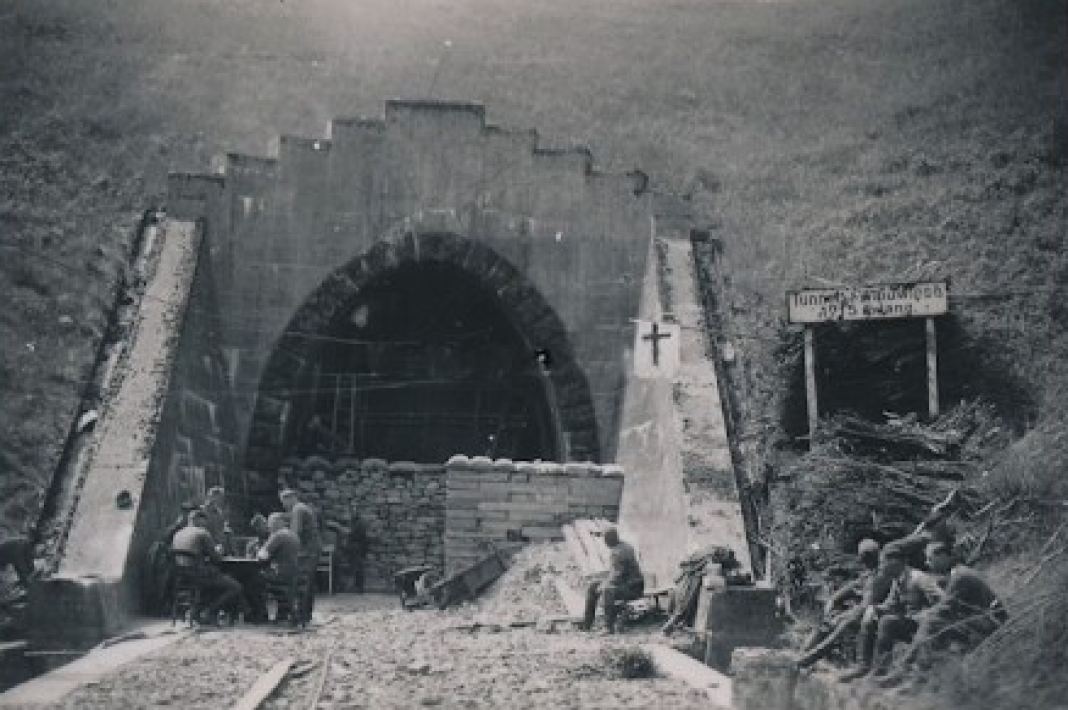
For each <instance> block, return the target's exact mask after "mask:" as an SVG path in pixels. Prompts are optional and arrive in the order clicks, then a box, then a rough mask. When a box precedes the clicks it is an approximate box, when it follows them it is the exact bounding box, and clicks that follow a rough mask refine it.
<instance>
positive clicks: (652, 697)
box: [57, 546, 709, 710]
mask: <svg viewBox="0 0 1068 710" xmlns="http://www.w3.org/2000/svg"><path fill="white" fill-rule="evenodd" d="M565 557H566V555H564V554H563V552H562V550H561V548H560V547H559V546H544V547H542V548H540V549H539V548H535V549H533V550H531V551H530V552H524V553H521V555H520V556H519V558H518V559H517V561H516V563H515V564H514V565H513V567H512V568H511V569H510V570H509V572H508V574H507V575H506V576H505V577H504V578H502V579H501V580H500V581H499V582H498V583H497V585H495V586H494V587H493V588H492V589H491V590H490V591H489V593H488V594H487V595H485V596H484V597H483V598H482V599H480V600H479V601H478V603H474V604H468V605H464V606H462V607H459V608H456V609H451V610H448V611H444V612H439V611H433V610H419V611H413V612H405V611H402V610H401V609H400V608H399V605H398V604H397V600H396V598H395V597H391V596H380V595H363V596H348V595H345V596H338V597H333V598H330V597H324V598H321V600H320V603H319V604H318V606H317V609H316V624H315V625H313V628H311V629H310V630H308V631H306V632H304V633H299V634H292V635H291V634H284V633H280V632H279V631H277V630H274V629H272V628H269V627H253V626H247V627H242V626H239V627H237V628H235V629H223V630H219V631H210V632H205V633H198V634H195V635H192V636H190V637H189V638H186V639H183V640H181V641H179V642H177V643H175V644H173V645H171V646H169V647H167V648H166V649H164V650H162V651H160V652H158V653H157V654H154V655H152V656H149V657H146V658H144V659H141V660H140V661H136V662H134V663H131V664H130V665H128V666H125V667H124V668H122V669H121V670H119V671H118V672H117V673H115V674H114V675H112V676H109V677H107V678H105V679H103V680H101V681H99V682H97V683H96V684H93V685H91V686H88V687H84V688H82V689H80V690H78V691H76V692H75V693H74V694H72V695H70V696H68V697H67V698H66V700H65V701H64V702H63V703H62V704H60V705H59V706H57V707H63V708H101V709H103V708H107V709H108V710H118V709H121V708H146V707H153V708H154V707H169V706H176V707H182V708H184V709H186V710H194V709H196V708H204V709H205V710H208V709H211V710H217V709H218V708H225V707H228V706H230V705H232V704H233V703H234V702H235V701H236V700H237V699H238V698H240V697H241V696H242V695H243V694H244V693H245V692H246V691H247V690H248V688H250V687H251V686H252V684H253V683H254V682H255V681H256V679H257V678H258V677H259V676H260V675H261V674H263V673H265V672H266V671H267V670H268V669H269V668H270V667H271V666H272V665H274V664H275V663H276V662H278V661H279V660H282V659H284V658H293V659H295V660H296V664H295V668H296V669H298V670H304V669H306V672H304V673H303V674H302V675H300V676H299V677H291V678H289V679H287V680H286V681H284V682H283V684H282V685H281V686H280V687H279V689H278V691H277V692H276V693H275V694H274V695H273V696H272V697H271V698H270V700H269V701H268V702H267V703H265V705H264V707H265V708H269V709H279V708H309V707H311V705H310V702H311V699H312V698H313V697H314V694H315V691H316V690H317V687H318V685H319V683H320V677H321V673H322V670H323V662H324V660H325V659H326V658H327V656H328V655H329V657H330V665H329V669H328V674H327V677H326V682H325V685H324V689H323V693H322V696H321V699H320V702H319V704H318V706H317V707H319V708H375V709H376V710H377V709H378V708H412V707H421V706H437V707H446V708H660V707H664V708H699V707H700V708H708V707H709V700H708V698H707V697H706V696H705V694H704V693H702V692H698V691H695V690H692V689H691V688H690V687H689V686H687V685H685V684H682V683H680V682H678V681H674V680H667V679H663V678H652V679H640V680H624V679H621V678H620V677H619V676H618V675H617V673H616V671H615V670H614V666H613V664H611V663H608V662H607V661H606V655H605V653H606V649H609V648H619V647H625V646H636V645H637V644H638V643H640V642H647V641H648V640H649V639H650V638H651V637H653V636H654V635H655V634H654V633H653V630H652V629H644V630H643V629H635V630H634V631H632V632H629V633H627V634H625V635H623V636H619V637H614V638H613V637H603V636H599V635H595V634H593V635H591V634H586V633H582V632H579V631H575V630H572V629H571V628H570V626H569V625H568V626H567V628H564V627H563V625H561V627H560V628H558V629H551V628H550V627H549V626H548V625H546V624H541V625H538V626H536V627H530V626H524V627H516V626H512V625H511V622H514V621H522V620H533V619H538V618H542V617H546V616H554V615H560V614H562V613H563V606H562V604H561V603H560V601H559V599H558V598H557V597H556V594H555V592H554V591H553V581H552V580H553V578H554V576H557V575H563V576H565V578H566V577H570V576H571V575H572V574H573V569H572V568H571V567H570V563H569V561H567V560H565V559H564V558H565Z"/></svg>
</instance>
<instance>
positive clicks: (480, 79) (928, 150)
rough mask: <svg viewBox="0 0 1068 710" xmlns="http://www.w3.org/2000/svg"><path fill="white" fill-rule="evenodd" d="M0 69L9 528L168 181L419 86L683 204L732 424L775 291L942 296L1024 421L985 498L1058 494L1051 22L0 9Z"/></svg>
mask: <svg viewBox="0 0 1068 710" xmlns="http://www.w3.org/2000/svg"><path fill="white" fill-rule="evenodd" d="M446 42H448V43H449V46H446ZM0 50H2V51H0V106H2V107H3V109H2V111H0V248H2V256H3V258H2V259H0V289H2V295H3V298H4V303H5V304H6V307H5V308H3V309H2V310H0V347H2V348H3V353H4V357H3V360H2V362H0V391H2V393H3V395H4V396H3V397H0V421H2V422H3V423H4V425H5V436H4V437H3V439H2V441H0V474H2V479H0V501H4V503H2V504H0V505H3V506H4V508H3V510H2V513H0V523H2V524H3V525H4V526H6V527H10V528H17V527H19V526H20V525H23V524H24V523H25V522H26V521H28V520H31V519H32V518H33V517H34V516H35V514H36V506H37V501H38V497H39V493H40V490H41V489H42V487H43V486H44V485H46V482H47V478H48V475H49V474H50V472H51V470H52V467H53V466H54V465H55V462H56V458H57V456H58V454H59V450H60V447H61V445H62V440H63V436H64V435H65V432H66V430H67V427H68V426H69V423H70V419H71V416H72V415H73V413H74V408H75V406H76V403H77V398H78V395H79V393H80V391H81V387H82V385H83V383H84V380H85V378H86V376H87V374H88V368H89V367H90V365H91V360H92V356H93V353H94V352H95V348H96V344H97V342H98V341H99V338H100V337H101V333H102V329H103V325H104V316H103V312H104V309H105V307H106V305H107V304H108V303H110V301H111V297H112V291H113V289H114V285H115V279H116V278H117V276H118V274H119V273H120V271H121V262H122V261H123V258H124V254H125V251H126V249H127V247H128V244H129V241H130V238H131V236H132V225H133V223H134V219H135V217H136V215H137V213H139V212H140V211H141V210H143V209H145V208H146V207H149V206H151V205H154V204H158V203H160V201H161V200H162V199H163V187H164V177H165V174H166V171H167V170H168V169H194V170H196V169H205V168H206V167H207V165H208V160H209V158H210V156H211V155H212V154H214V153H216V152H219V151H222V150H238V151H247V152H256V153H259V152H262V151H263V149H264V146H265V144H266V141H267V140H268V139H269V138H271V137H273V136H274V135H276V134H278V133H304V134H310V135H319V134H320V133H321V131H322V130H323V128H324V126H325V123H326V121H327V120H329V119H330V118H332V117H334V116H339V115H353V114H371V115H377V114H379V113H380V112H381V109H382V102H383V100H384V99H386V98H389V97H420V96H425V95H427V94H430V93H432V94H433V95H434V96H435V97H438V98H454V99H473V100H479V101H482V102H485V103H486V105H487V107H488V114H489V117H490V120H492V121H494V122H497V123H502V124H506V125H513V126H522V127H535V128H537V129H539V131H540V132H541V133H542V135H544V136H546V137H548V138H552V139H559V140H560V141H572V140H575V141H579V142H585V143H587V144H589V145H590V146H591V147H592V148H593V150H594V154H595V156H596V158H597V160H598V162H599V163H600V164H601V166H602V167H604V168H606V169H619V170H627V169H630V168H632V167H635V166H640V167H642V168H643V169H644V170H646V171H647V172H649V173H650V174H651V175H652V177H653V180H654V182H655V183H656V184H658V185H659V186H661V187H663V188H667V189H672V190H677V191H680V192H685V193H688V194H690V195H691V197H692V200H693V204H694V205H695V207H696V209H697V211H698V213H699V214H700V216H701V218H702V220H703V221H704V222H706V223H707V224H709V225H711V226H712V228H713V231H714V234H715V235H716V236H718V237H720V238H721V239H722V240H723V242H724V244H725V250H726V258H727V260H728V262H729V265H730V267H731V289H730V295H729V297H730V315H731V318H730V322H731V324H732V326H731V327H732V328H733V329H734V332H733V338H734V339H735V341H736V343H737V346H738V347H737V349H738V351H739V353H740V355H741V358H740V361H741V362H742V363H743V365H744V366H745V367H746V371H747V400H746V401H747V408H746V416H747V418H748V419H749V423H750V424H751V425H754V426H755V425H760V426H764V425H765V424H766V423H767V422H768V421H772V422H774V421H775V417H776V416H777V408H778V406H779V403H780V394H781V393H780V392H778V391H777V387H778V386H779V385H778V384H777V383H778V381H777V379H776V378H775V377H774V375H773V373H774V371H775V367H776V364H775V358H774V352H773V346H774V345H775V343H776V342H777V340H778V331H779V329H780V320H781V319H782V317H783V316H784V313H783V291H784V290H785V289H786V288H789V287H796V286H798V285H802V284H809V285H816V284H821V283H826V282H845V283H855V282H860V281H889V280H898V279H912V278H926V277H950V278H951V279H952V288H953V292H954V293H955V294H959V295H963V296H966V297H965V298H961V299H958V300H957V301H956V302H955V307H957V310H958V314H959V319H960V322H961V326H962V328H963V329H964V330H965V331H966V332H968V333H970V334H972V336H974V338H975V339H976V340H977V341H978V342H979V343H980V345H981V347H982V349H983V351H984V353H985V354H986V357H988V358H989V359H990V360H991V361H992V362H993V363H994V365H995V366H996V367H999V368H1001V369H1003V370H1005V371H1006V372H1010V373H1011V374H1012V375H1013V377H1016V378H1018V379H1019V381H1020V382H1022V383H1023V385H1024V387H1025V389H1026V391H1027V392H1028V395H1029V398H1030V399H1031V400H1033V402H1034V407H1033V408H1032V410H1031V413H1030V414H1028V415H1027V417H1026V418H1025V419H1024V420H1022V421H1021V422H1019V424H1020V426H1021V427H1023V428H1024V429H1027V433H1026V435H1025V436H1024V437H1023V438H1022V439H1021V440H1020V441H1019V442H1018V443H1017V444H1016V445H1015V446H1014V448H1013V450H1012V452H1011V455H1010V456H1009V457H1008V459H1006V462H1004V463H1003V465H1002V468H1001V469H1000V470H1002V471H1005V472H1007V473H1005V474H1004V475H1005V477H1006V480H1007V482H1006V484H1005V485H1015V486H1033V487H1034V486H1038V487H1040V488H1041V487H1044V488H1041V489H1042V490H1043V492H1044V494H1047V495H1060V496H1062V497H1063V495H1064V490H1065V489H1064V482H1063V480H1062V478H1061V476H1062V474H1063V471H1064V470H1066V468H1068V452H1066V447H1065V445H1064V439H1063V431H1064V430H1065V427H1064V422H1065V420H1066V419H1068V415H1066V413H1065V412H1066V406H1065V405H1064V402H1065V401H1066V400H1065V394H1068V385H1066V384H1065V383H1068V366H1066V365H1065V360H1066V358H1065V357H1064V353H1068V305H1066V304H1068V248H1066V247H1068V245H1066V239H1068V201H1066V195H1068V176H1066V162H1068V106H1066V100H1068V61H1066V60H1068V56H1066V54H1068V2H1065V0H884V1H883V2H876V1H875V0H797V1H796V2H789V1H783V2H718V1H714V0H660V1H657V2H648V1H645V2H637V1H636V0H612V1H611V2H607V1H605V0H600V1H598V0H540V1H539V2H536V3H518V2H491V1H490V0H399V1H397V0H391V1H390V2H386V1H385V0H361V2H358V3H357V2H350V1H349V0H302V1H301V2H292V1H291V2H276V1H274V0H141V1H139V2H119V1H118V0H94V2H85V1H84V0H78V1H75V0H7V1H6V2H4V3H3V4H2V5H0ZM1036 490H1038V488H1036Z"/></svg>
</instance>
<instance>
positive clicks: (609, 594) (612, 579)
mask: <svg viewBox="0 0 1068 710" xmlns="http://www.w3.org/2000/svg"><path fill="white" fill-rule="evenodd" d="M604 544H605V545H606V546H607V547H608V551H609V569H608V577H607V579H605V580H604V581H603V582H591V583H590V585H589V586H588V587H587V588H586V613H585V616H584V617H583V620H582V623H581V624H580V626H579V628H581V629H582V630H584V631H589V630H590V629H592V628H593V619H594V616H596V614H597V600H598V599H599V598H600V597H602V596H603V597H604V618H605V631H606V632H607V633H609V634H614V633H615V632H616V623H615V622H616V614H617V613H618V607H617V604H619V603H620V602H627V601H631V600H632V599H640V598H641V596H642V593H643V592H644V591H645V579H644V577H642V570H641V567H639V566H638V556H637V554H635V552H634V548H633V547H631V545H630V544H629V543H626V542H623V541H622V540H620V539H619V533H618V532H617V531H616V529H615V528H609V529H608V530H606V531H605V533H604Z"/></svg>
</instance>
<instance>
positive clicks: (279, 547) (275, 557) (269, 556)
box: [256, 513, 301, 622]
mask: <svg viewBox="0 0 1068 710" xmlns="http://www.w3.org/2000/svg"><path fill="white" fill-rule="evenodd" d="M267 528H268V530H269V531H270V537H268V538H267V542H265V543H264V544H263V547H261V548H260V549H259V551H258V552H257V553H256V558H257V559H259V560H260V561H262V562H266V563H268V564H269V567H267V569H265V570H264V571H263V575H262V578H263V582H264V583H265V584H266V585H268V586H271V587H276V588H278V587H280V588H287V587H288V586H289V585H290V584H292V583H293V581H294V580H295V579H296V577H297V575H298V574H300V571H301V570H300V539H299V538H298V537H297V534H296V533H295V532H293V531H292V530H290V529H289V526H288V521H287V518H286V514H285V513H271V514H270V516H268V518H267ZM290 601H291V600H289V599H285V600H283V601H280V602H279V604H278V613H277V615H276V617H275V621H276V622H281V621H285V620H287V619H289V620H292V621H295V620H296V619H295V615H294V614H293V613H292V609H291V608H290Z"/></svg>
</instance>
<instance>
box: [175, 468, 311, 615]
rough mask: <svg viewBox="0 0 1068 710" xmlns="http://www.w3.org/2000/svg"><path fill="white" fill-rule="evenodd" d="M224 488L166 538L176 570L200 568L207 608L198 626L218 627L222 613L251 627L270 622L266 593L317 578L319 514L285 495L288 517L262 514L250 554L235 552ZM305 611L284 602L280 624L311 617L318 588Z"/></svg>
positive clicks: (254, 524) (255, 520)
mask: <svg viewBox="0 0 1068 710" xmlns="http://www.w3.org/2000/svg"><path fill="white" fill-rule="evenodd" d="M225 495H226V492H225V491H224V489H222V488H221V487H215V488H212V489H211V490H209V491H208V496H207V501H206V502H205V504H204V505H203V506H201V507H196V508H193V509H191V510H189V511H188V512H187V513H186V515H184V516H183V518H182V519H180V520H179V521H178V522H176V523H175V524H174V525H173V526H171V528H170V529H168V531H167V533H165V535H166V536H167V539H169V540H170V550H171V552H172V554H173V557H174V565H175V568H176V569H178V568H181V567H183V566H196V568H197V571H196V573H195V579H196V584H197V586H199V587H200V589H201V593H202V596H203V597H204V599H205V600H206V603H205V604H203V605H202V607H201V608H200V609H199V618H198V621H199V622H200V623H203V624H217V623H218V618H219V612H220V611H223V612H227V613H228V614H229V616H230V619H231V620H233V619H235V618H236V617H237V615H239V614H240V615H241V616H242V617H243V618H244V619H245V621H247V622H250V623H264V622H267V621H269V619H268V612H267V598H266V596H267V595H266V589H267V588H268V587H269V586H276V587H279V588H282V589H285V588H288V587H289V585H290V584H291V583H292V582H293V581H294V580H295V579H296V578H297V577H298V576H299V575H301V574H305V575H309V576H314V572H315V566H316V563H317V562H318V560H319V553H320V550H321V548H322V542H321V538H320V534H319V524H318V519H317V516H316V514H315V511H314V510H313V509H312V507H311V506H309V505H308V504H307V503H304V502H302V501H301V500H300V498H299V496H298V494H297V492H296V491H294V490H292V489H288V488H287V489H285V490H283V491H282V492H281V493H279V499H280V500H281V503H282V508H283V510H284V512H277V513H271V514H270V515H269V516H267V517H266V518H265V517H264V516H262V515H259V514H257V515H256V516H255V517H254V518H253V519H252V522H251V525H252V528H253V531H254V532H255V533H256V537H254V538H253V539H252V540H251V541H249V542H248V544H247V546H246V548H245V549H244V550H234V549H233V535H232V530H231V528H230V525H229V523H228V522H227V520H226V514H225V507H224V500H225ZM306 587H307V588H306V593H305V594H304V596H303V598H302V599H300V600H299V606H300V608H299V609H293V608H291V605H290V604H289V603H288V602H289V600H288V598H284V599H282V600H280V601H279V606H278V612H277V616H276V619H275V621H278V622H281V621H289V622H291V623H296V622H297V621H298V620H299V617H300V616H301V615H302V616H303V618H304V619H310V618H311V612H312V607H313V604H314V599H315V585H314V584H310V583H309V584H308V585H306Z"/></svg>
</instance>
